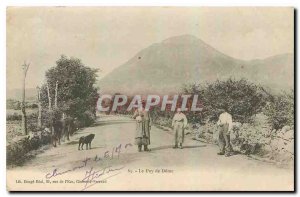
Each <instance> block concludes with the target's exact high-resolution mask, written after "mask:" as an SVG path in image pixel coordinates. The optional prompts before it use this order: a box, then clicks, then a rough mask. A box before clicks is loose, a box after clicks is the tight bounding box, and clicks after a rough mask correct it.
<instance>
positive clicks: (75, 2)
mask: <svg viewBox="0 0 300 197" xmlns="http://www.w3.org/2000/svg"><path fill="white" fill-rule="evenodd" d="M7 6H218V7H220V6H221V7H223V6H271V7H274V6H288V7H295V8H296V9H299V8H300V1H299V0H298V1H297V0H248V1H245V0H231V1H226V0H201V1H197V0H181V1H180V0H151V1H141V0H127V1H122V0H104V1H96V0H52V1H50V0H48V1H45V0H40V1H38V0H27V1H24V0H23V1H22V0H11V1H8V0H1V1H0V32H1V33H0V43H1V47H0V50H1V53H0V62H1V64H0V65H1V72H0V91H1V97H0V99H1V100H0V101H1V102H0V109H1V112H0V115H1V117H0V125H1V138H0V144H1V146H2V149H1V152H0V153H1V158H2V159H1V162H0V166H1V168H0V169H1V170H0V194H1V196H8V195H11V194H10V193H8V192H7V191H6V159H5V158H6V150H5V148H4V146H5V144H6V135H5V134H6V133H5V128H6V127H5V124H6V122H5V121H6V113H5V109H6V106H5V101H6V78H5V76H6V7H7ZM298 11H299V10H298ZM298 14H299V13H298ZM297 26H299V20H297V24H296V27H297ZM20 44H21V43H20ZM295 44H296V45H297V43H295ZM295 55H296V56H297V57H298V55H299V52H297V54H295ZM295 66H296V65H295ZM298 70H299V69H298ZM297 75H298V73H297ZM297 85H298V84H297ZM297 91H298V92H299V87H298V86H297ZM297 102H298V103H299V98H298V99H297ZM298 106H299V105H298ZM297 111H298V107H297ZM296 121H297V123H299V117H298V118H297V120H296ZM296 132H297V131H296ZM297 136H299V134H298V135H297ZM297 142H298V139H297ZM297 150H298V148H297ZM297 152H299V150H298V151H297ZM297 159H298V156H297ZM170 181H172V180H170ZM199 181H201V177H199ZM237 181H238V180H237ZM282 181H284V180H282ZM297 185H298V184H297ZM296 188H298V186H297V187H296ZM298 189H299V188H298ZM27 195H32V194H27ZM49 195H50V196H55V197H59V196H62V195H65V194H58V193H51V194H49ZM68 195H73V194H68ZM79 195H87V194H79ZM95 195H101V196H106V195H110V194H104V193H100V194H95ZM114 195H117V194H114ZM139 195H142V194H139ZM153 195H155V196H162V195H164V194H153ZM171 195H172V194H171ZM183 195H188V194H183ZM200 195H207V194H200ZM214 195H216V194H214ZM239 195H240V194H239ZM255 195H257V196H262V195H264V194H255ZM271 195H272V194H271ZM283 195H288V194H283ZM210 196H211V195H210Z"/></svg>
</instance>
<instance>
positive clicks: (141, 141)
mask: <svg viewBox="0 0 300 197" xmlns="http://www.w3.org/2000/svg"><path fill="white" fill-rule="evenodd" d="M133 118H135V120H136V135H135V144H136V145H137V146H138V151H139V152H141V151H142V146H144V151H150V149H148V145H149V144H150V129H151V118H150V115H149V112H148V111H146V110H144V109H142V108H140V109H138V110H136V111H135V112H134V115H133Z"/></svg>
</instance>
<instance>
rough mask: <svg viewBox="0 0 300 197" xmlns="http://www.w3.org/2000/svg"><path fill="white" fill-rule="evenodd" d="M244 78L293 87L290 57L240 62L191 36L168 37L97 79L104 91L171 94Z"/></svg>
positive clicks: (267, 85) (283, 86) (292, 63)
mask: <svg viewBox="0 0 300 197" xmlns="http://www.w3.org/2000/svg"><path fill="white" fill-rule="evenodd" d="M229 77H232V78H235V79H240V78H246V79H248V80H250V81H252V82H255V83H260V84H262V85H264V86H266V87H269V88H271V89H274V90H276V91H277V90H281V89H287V88H293V85H294V84H293V82H294V57H293V54H282V55H277V56H273V57H269V58H267V59H261V60H260V59H257V60H251V61H244V60H239V59H235V58H232V57H230V56H228V55H226V54H223V53H222V52H220V51H218V50H216V49H214V48H213V47H211V46H209V45H208V44H206V43H205V42H203V41H202V40H201V39H198V38H197V37H195V36H191V35H182V36H176V37H171V38H169V39H166V40H164V41H162V42H161V43H155V44H152V45H151V46H149V47H147V48H145V49H143V50H141V51H140V52H138V53H137V54H136V55H135V56H134V57H132V58H131V59H130V60H128V61H127V62H126V63H125V64H123V65H121V66H119V67H117V68H116V69H115V70H113V71H112V72H111V73H109V74H108V75H106V76H105V77H104V78H103V79H102V80H100V82H99V86H100V89H101V92H104V93H116V92H120V93H127V94H134V93H140V94H143V93H145V94H146V93H161V94H167V93H174V92H178V91H179V90H180V88H181V87H182V85H183V84H184V83H190V82H197V83H199V82H200V83H202V82H211V81H215V80H217V79H219V80H223V79H227V78H229Z"/></svg>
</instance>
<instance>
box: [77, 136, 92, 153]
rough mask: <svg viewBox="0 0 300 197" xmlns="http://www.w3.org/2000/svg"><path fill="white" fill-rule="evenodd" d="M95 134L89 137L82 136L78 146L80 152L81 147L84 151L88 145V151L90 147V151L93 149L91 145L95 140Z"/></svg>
mask: <svg viewBox="0 0 300 197" xmlns="http://www.w3.org/2000/svg"><path fill="white" fill-rule="evenodd" d="M94 137H95V134H90V135H87V136H82V137H81V138H79V145H78V150H80V145H81V150H83V145H84V144H86V150H87V149H88V148H89V145H90V149H91V144H92V140H93V139H94Z"/></svg>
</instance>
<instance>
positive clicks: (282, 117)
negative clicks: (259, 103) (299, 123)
mask: <svg viewBox="0 0 300 197" xmlns="http://www.w3.org/2000/svg"><path fill="white" fill-rule="evenodd" d="M264 113H265V114H266V115H267V116H268V122H269V123H270V124H271V126H272V128H273V129H276V130H278V129H281V128H282V127H284V126H285V125H288V126H292V127H293V126H294V94H293V92H290V93H282V94H280V95H277V96H274V97H273V98H272V99H271V101H270V102H269V103H268V104H267V105H266V107H265V109H264Z"/></svg>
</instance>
